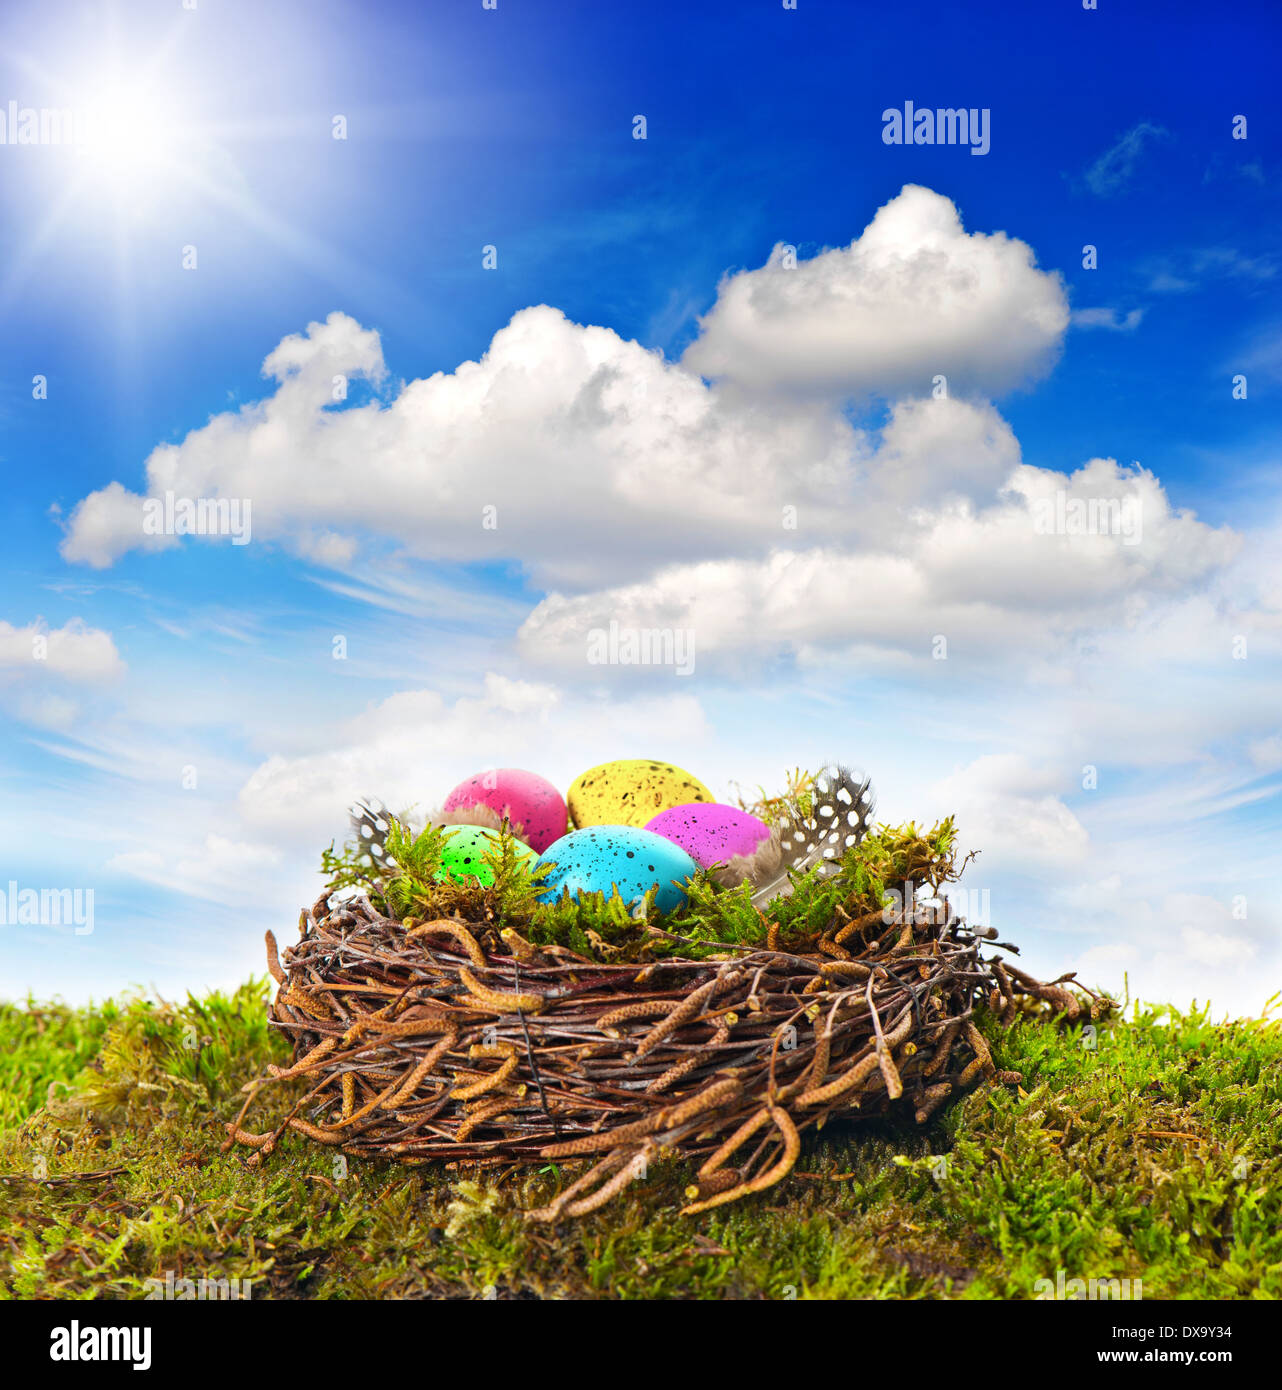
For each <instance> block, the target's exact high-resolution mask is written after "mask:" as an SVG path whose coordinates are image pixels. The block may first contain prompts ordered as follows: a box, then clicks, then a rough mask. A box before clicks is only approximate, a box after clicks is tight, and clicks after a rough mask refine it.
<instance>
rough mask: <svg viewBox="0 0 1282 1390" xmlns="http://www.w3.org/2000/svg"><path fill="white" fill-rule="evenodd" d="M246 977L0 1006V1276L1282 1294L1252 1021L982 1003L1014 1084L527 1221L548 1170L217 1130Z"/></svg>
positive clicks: (1277, 1124)
mask: <svg viewBox="0 0 1282 1390" xmlns="http://www.w3.org/2000/svg"><path fill="white" fill-rule="evenodd" d="M266 997H267V989H266V983H265V982H254V983H250V984H247V985H245V986H243V987H242V988H241V989H240V990H238V991H237V992H236V993H235V994H234V995H233V996H231V997H227V996H223V995H217V994H214V995H210V996H207V997H205V998H203V999H199V1000H197V999H188V1000H187V1001H186V1002H185V1003H181V1004H179V1003H166V1002H163V1001H159V1000H154V999H145V998H127V999H123V1000H120V1001H117V1002H115V1003H112V1004H108V1005H104V1006H99V1007H94V1008H89V1009H84V1010H72V1009H67V1008H64V1007H61V1006H52V1005H46V1006H36V1005H34V1004H31V1003H30V1002H29V1003H28V1004H27V1006H26V1007H17V1006H0V1081H2V1082H3V1088H2V1091H0V1173H2V1174H4V1175H5V1181H4V1183H3V1185H0V1287H2V1288H3V1289H4V1291H5V1292H6V1293H7V1294H8V1295H10V1296H16V1297H28V1298H30V1297H39V1298H94V1297H109V1298H138V1297H143V1296H145V1294H146V1293H147V1291H148V1288H149V1285H148V1284H147V1282H146V1281H147V1280H149V1279H155V1278H159V1279H163V1278H164V1277H165V1275H166V1273H167V1272H168V1273H171V1274H172V1275H173V1277H174V1278H175V1279H183V1278H189V1279H192V1280H198V1279H202V1278H203V1279H208V1280H218V1279H226V1280H232V1279H235V1280H250V1281H251V1282H252V1296H253V1297H254V1298H266V1297H275V1298H300V1297H310V1298H379V1297H403V1298H421V1297H451V1298H484V1297H497V1298H511V1297H538V1298H606V1297H609V1298H651V1299H654V1298H690V1299H701V1298H712V1299H717V1298H825V1299H826V1298H935V1297H955V1298H967V1299H989V1298H1029V1297H1032V1296H1034V1294H1035V1291H1036V1281H1037V1280H1039V1279H1050V1280H1054V1279H1055V1276H1056V1272H1057V1271H1058V1270H1061V1269H1062V1270H1064V1271H1065V1276H1066V1278H1070V1279H1071V1278H1073V1277H1082V1278H1088V1279H1089V1278H1099V1279H1104V1278H1128V1277H1129V1278H1132V1279H1134V1278H1141V1279H1142V1280H1143V1291H1144V1296H1145V1297H1146V1298H1160V1297H1168V1298H1212V1299H1240V1298H1272V1297H1277V1296H1278V1295H1279V1293H1282V1028H1280V1026H1279V1024H1278V1023H1277V1022H1270V1021H1267V1020H1265V1019H1262V1020H1250V1021H1238V1022H1233V1023H1229V1024H1222V1025H1216V1024H1212V1023H1211V1022H1210V1021H1208V1018H1207V1016H1206V1015H1205V1013H1203V1012H1199V1011H1198V1010H1196V1009H1193V1010H1191V1011H1189V1012H1187V1013H1181V1012H1178V1011H1176V1010H1175V1009H1171V1008H1145V1007H1140V1006H1135V1007H1133V1008H1132V1009H1131V1010H1130V1011H1129V1013H1128V1014H1127V1015H1126V1016H1125V1017H1124V1018H1121V1019H1118V1020H1115V1021H1114V1022H1112V1023H1109V1024H1106V1025H1097V1031H1096V1032H1095V1033H1094V1034H1093V1035H1092V1034H1091V1033H1090V1032H1087V1033H1085V1034H1084V1033H1083V1031H1082V1030H1081V1029H1079V1028H1072V1029H1064V1028H1062V1027H1060V1026H1057V1025H1056V1024H1055V1023H1054V1022H1052V1021H1050V1020H1030V1019H1025V1020H1022V1021H1021V1022H1019V1023H1018V1024H1017V1025H1016V1027H1015V1028H1014V1029H1013V1031H1012V1032H1011V1033H1009V1034H1003V1033H1000V1032H999V1031H997V1030H996V1029H995V1028H994V1026H993V1025H992V1024H991V1023H989V1024H987V1025H986V1029H985V1030H986V1032H988V1035H989V1037H990V1039H991V1041H992V1046H993V1051H994V1058H995V1060H996V1063H997V1065H998V1066H999V1067H1001V1068H1010V1069H1015V1070H1019V1071H1022V1072H1023V1074H1024V1084H1023V1086H1022V1087H1021V1088H1019V1089H1018V1090H1015V1089H1006V1088H999V1089H987V1090H983V1091H979V1092H976V1093H974V1094H972V1095H970V1096H968V1097H966V1098H965V1099H963V1100H961V1101H960V1102H959V1103H957V1104H956V1105H955V1106H953V1107H952V1108H951V1109H949V1110H946V1111H944V1112H943V1113H942V1114H941V1115H940V1116H938V1117H937V1118H936V1121H935V1122H934V1123H932V1124H931V1125H930V1126H929V1127H927V1128H926V1129H925V1130H922V1129H919V1128H917V1127H916V1126H913V1125H911V1124H908V1125H905V1126H897V1125H894V1124H878V1125H871V1124H864V1125H858V1124H847V1125H840V1126H831V1125H830V1126H829V1128H828V1129H827V1130H825V1131H824V1133H823V1134H822V1135H820V1136H819V1137H818V1138H817V1139H812V1140H809V1141H808V1142H807V1145H806V1149H805V1152H804V1153H803V1156H802V1160H801V1162H800V1163H799V1164H798V1170H799V1171H798V1173H797V1174H795V1175H794V1176H792V1177H790V1178H788V1179H787V1180H785V1182H784V1183H782V1184H780V1185H779V1186H778V1187H776V1188H773V1189H771V1190H770V1191H767V1192H765V1193H762V1194H760V1195H759V1196H758V1197H756V1198H749V1199H747V1200H745V1201H743V1202H740V1203H736V1204H733V1205H731V1206H729V1207H723V1208H719V1209H717V1210H715V1211H711V1212H708V1213H705V1214H703V1215H700V1216H695V1217H682V1216H679V1215H677V1213H676V1208H677V1207H678V1205H679V1203H680V1198H681V1192H682V1189H683V1188H684V1186H685V1185H686V1183H687V1182H688V1180H689V1176H690V1169H689V1166H688V1165H686V1164H684V1163H682V1162H679V1161H675V1160H674V1161H669V1162H667V1163H664V1164H661V1165H657V1166H656V1167H654V1168H652V1169H651V1171H650V1173H649V1175H648V1176H647V1177H646V1178H645V1179H644V1180H643V1181H639V1182H638V1183H637V1184H635V1185H634V1187H633V1189H632V1191H631V1192H630V1193H629V1194H627V1195H626V1196H625V1197H624V1198H622V1199H621V1200H620V1201H618V1202H616V1203H614V1204H612V1205H611V1206H609V1207H607V1208H605V1209H604V1210H603V1211H602V1212H600V1213H598V1214H597V1215H595V1216H593V1217H589V1218H587V1219H585V1220H583V1221H581V1222H578V1223H574V1224H568V1225H566V1226H563V1227H558V1228H553V1229H549V1228H547V1227H544V1226H539V1225H534V1224H531V1223H527V1222H526V1221H524V1220H523V1218H522V1211H523V1209H525V1208H527V1207H532V1206H536V1205H541V1204H543V1203H544V1202H546V1201H547V1200H548V1199H549V1198H550V1197H551V1196H552V1195H553V1193H554V1192H555V1191H556V1190H557V1187H558V1184H561V1183H564V1182H565V1181H566V1180H567V1173H568V1171H569V1170H568V1169H566V1168H561V1169H558V1168H557V1167H555V1166H554V1165H549V1166H548V1167H547V1168H546V1169H544V1170H543V1171H541V1172H508V1173H499V1174H497V1175H486V1176H484V1177H475V1176H473V1175H468V1174H466V1173H460V1172H449V1171H446V1170H444V1169H443V1168H439V1167H424V1168H416V1169H406V1168H401V1167H398V1166H396V1165H395V1164H392V1163H386V1162H377V1163H368V1164H358V1163H356V1162H354V1161H353V1162H350V1163H349V1164H347V1165H346V1166H345V1165H344V1163H343V1161H342V1160H341V1159H339V1161H338V1163H337V1164H336V1163H335V1158H334V1155H333V1154H332V1153H331V1152H329V1151H326V1150H323V1149H322V1148H320V1147H319V1146H316V1145H313V1144H312V1143H310V1141H308V1140H306V1139H304V1138H302V1137H301V1136H297V1135H290V1136H289V1137H287V1138H286V1139H284V1140H283V1141H282V1143H281V1146H280V1148H279V1149H278V1151H277V1153H276V1154H275V1155H274V1156H273V1157H272V1158H271V1159H270V1160H268V1161H267V1162H266V1163H265V1164H264V1165H262V1166H261V1167H256V1166H254V1165H253V1163H252V1162H251V1161H250V1157H249V1155H248V1154H247V1151H245V1150H243V1149H237V1150H235V1151H232V1152H226V1153H224V1152H223V1151H222V1141H223V1139H224V1137H225V1136H224V1130H223V1127H222V1126H223V1121H225V1120H226V1119H228V1118H230V1117H231V1116H232V1115H233V1114H234V1113H235V1110H236V1108H237V1104H238V1091H239V1087H240V1086H241V1085H242V1084H243V1083H244V1082H246V1081H248V1080H249V1079H250V1078H251V1077H253V1076H255V1075H257V1074H259V1073H260V1072H261V1070H262V1068H263V1067H264V1065H265V1064H266V1063H267V1062H268V1061H270V1060H275V1061H278V1062H281V1061H284V1060H285V1059H286V1049H285V1046H284V1044H283V1042H282V1040H281V1039H280V1038H279V1037H278V1036H276V1035H274V1034H273V1033H272V1032H271V1031H270V1030H269V1028H268V1027H267V1024H266V1018H265V1012H264V1006H265V1001H266ZM281 1090H282V1093H283V1091H284V1088H283V1087H282V1088H281ZM282 1103H283V1100H282Z"/></svg>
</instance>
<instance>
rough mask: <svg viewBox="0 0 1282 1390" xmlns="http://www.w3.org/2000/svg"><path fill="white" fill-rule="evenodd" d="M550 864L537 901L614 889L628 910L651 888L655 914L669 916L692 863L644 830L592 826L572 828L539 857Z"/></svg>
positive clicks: (682, 899)
mask: <svg viewBox="0 0 1282 1390" xmlns="http://www.w3.org/2000/svg"><path fill="white" fill-rule="evenodd" d="M544 864H548V865H552V866H553V868H552V872H551V873H550V874H549V875H548V878H547V880H546V883H545V891H544V892H543V894H542V895H541V897H540V901H541V902H545V903H550V902H555V901H556V900H557V899H558V898H560V897H561V895H562V894H563V893H569V894H570V896H571V897H577V896H578V895H579V894H580V893H604V894H605V896H606V897H607V898H608V897H610V896H611V894H612V893H613V892H614V891H615V890H616V889H617V890H618V893H619V896H620V897H621V898H622V899H623V900H624V902H625V903H626V904H627V905H628V907H629V908H631V907H633V906H634V905H635V904H636V903H637V902H638V901H640V899H641V898H643V897H645V895H646V894H647V893H648V892H649V891H650V890H651V889H652V888H653V889H656V890H657V891H656V893H655V897H654V903H655V906H656V907H657V908H658V909H659V911H660V912H674V911H676V909H677V908H679V907H681V906H682V905H683V904H684V903H685V900H686V894H685V890H684V888H683V887H682V886H681V885H682V884H683V883H684V882H685V881H686V880H687V879H688V878H689V877H690V876H691V875H692V874H694V873H695V872H696V871H697V869H698V865H697V864H696V863H695V861H694V860H693V859H692V858H691V857H690V856H689V855H688V854H687V853H686V852H685V850H684V849H682V848H681V846H680V845H677V844H673V842H672V841H671V840H666V839H664V837H663V836H662V835H655V834H653V833H651V832H650V831H648V830H639V829H637V828H636V827H635V826H631V825H594V826H590V827H588V828H587V829H585V830H572V831H571V832H570V833H569V834H568V835H563V836H562V837H561V838H560V839H559V840H558V841H557V842H556V843H555V844H554V845H551V846H549V847H548V849H547V850H545V851H544V853H543V854H542V855H540V857H539V861H538V864H536V865H535V868H536V869H537V868H538V867H540V866H541V865H544Z"/></svg>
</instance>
